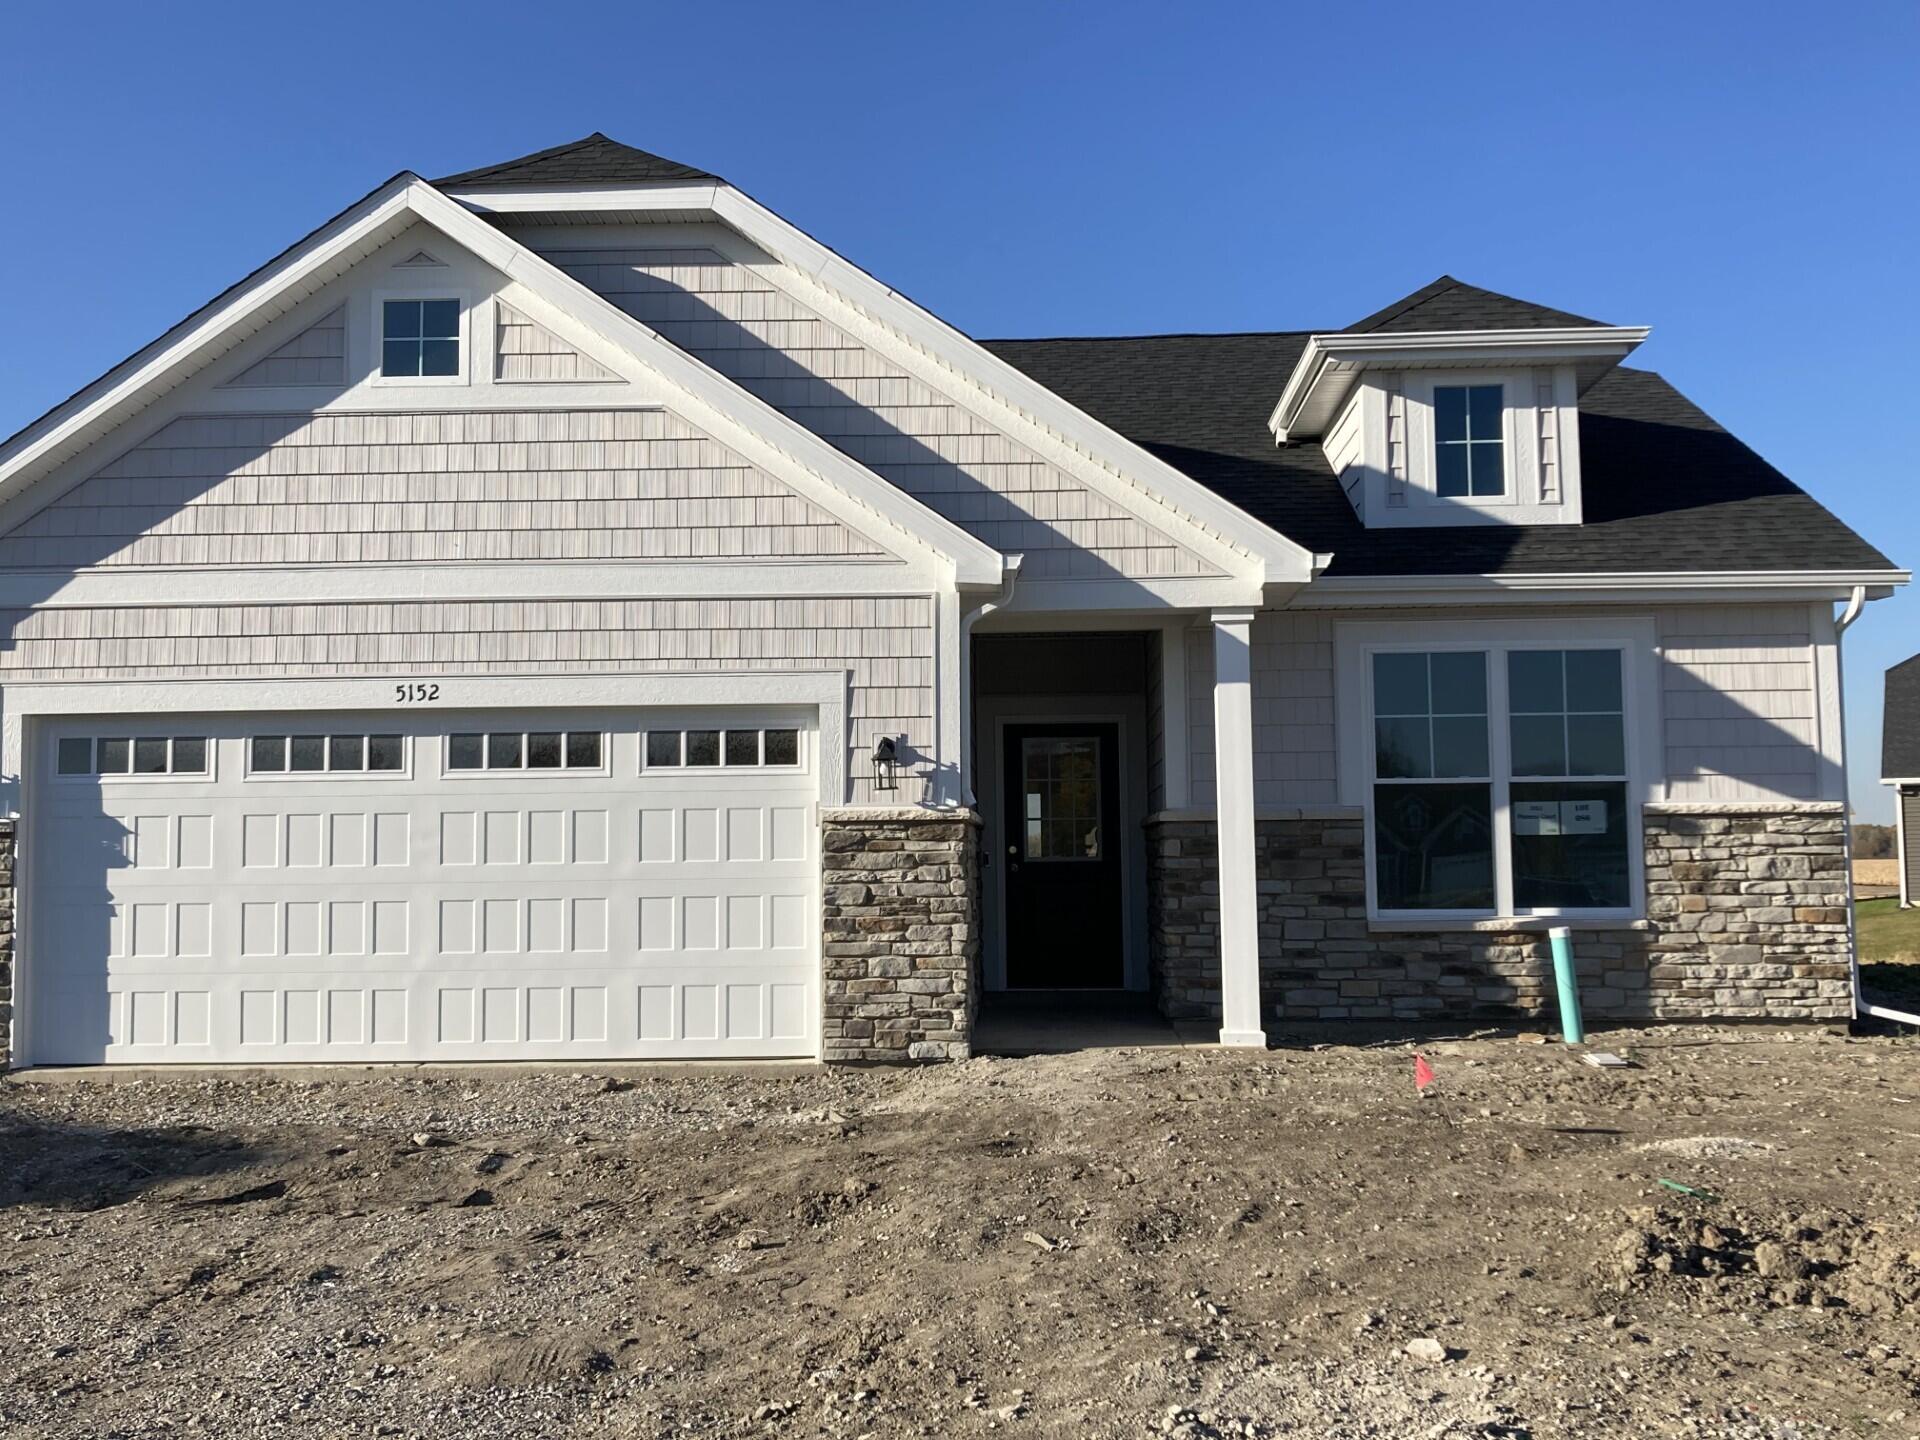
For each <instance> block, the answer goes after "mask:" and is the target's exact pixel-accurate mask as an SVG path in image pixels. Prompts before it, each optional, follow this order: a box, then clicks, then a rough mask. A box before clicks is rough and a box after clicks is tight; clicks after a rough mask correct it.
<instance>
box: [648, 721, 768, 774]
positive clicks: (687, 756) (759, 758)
mask: <svg viewBox="0 0 1920 1440" xmlns="http://www.w3.org/2000/svg"><path fill="white" fill-rule="evenodd" d="M643 754H644V756H645V765H646V768H647V769H649V770H672V769H680V768H688V767H700V766H709V765H719V766H731V767H735V768H740V767H744V766H749V765H752V766H760V767H767V766H780V767H788V768H790V767H793V766H797V765H798V764H799V763H800V732H799V731H798V730H787V729H778V730H775V729H766V730H763V729H758V728H748V729H738V730H735V729H727V730H649V731H648V732H647V736H646V745H645V749H644V751H643Z"/></svg>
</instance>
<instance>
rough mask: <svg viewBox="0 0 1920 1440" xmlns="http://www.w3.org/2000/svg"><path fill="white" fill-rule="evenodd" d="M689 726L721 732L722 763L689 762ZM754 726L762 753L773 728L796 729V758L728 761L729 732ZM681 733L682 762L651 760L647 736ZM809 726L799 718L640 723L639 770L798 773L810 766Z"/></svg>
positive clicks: (752, 728) (748, 773) (674, 772)
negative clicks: (785, 761) (777, 762)
mask: <svg viewBox="0 0 1920 1440" xmlns="http://www.w3.org/2000/svg"><path fill="white" fill-rule="evenodd" d="M689 730H714V731H717V732H719V735H720V763H719V764H717V765H689V764H687V763H686V754H687V742H686V733H687V732H688V731H689ZM741 730H751V731H753V732H754V733H755V734H756V735H757V736H758V737H759V740H758V745H759V750H760V754H761V755H762V756H764V755H765V754H766V753H767V740H766V732H767V731H769V730H792V731H794V732H796V734H795V738H794V757H795V758H794V762H793V763H792V764H791V765H769V764H767V763H766V761H765V760H758V761H755V762H754V763H753V764H751V765H729V764H727V735H728V734H729V732H736V731H741ZM656 733H657V734H663V735H664V734H677V735H679V736H680V737H681V739H680V757H681V758H680V763H679V764H678V765H654V764H650V763H649V762H648V760H647V738H648V736H650V735H654V734H656ZM808 733H809V731H808V729H807V727H806V726H805V725H803V724H801V723H799V722H798V721H787V720H756V721H747V720H742V721H740V722H739V723H737V724H732V725H729V724H727V723H726V722H725V721H720V722H718V723H714V724H706V723H702V722H700V721H686V722H684V723H682V722H671V723H669V722H662V723H659V724H650V725H642V726H641V727H640V748H639V773H640V774H642V775H647V774H655V775H663V776H664V775H798V774H802V773H804V772H805V770H806V768H807V736H808Z"/></svg>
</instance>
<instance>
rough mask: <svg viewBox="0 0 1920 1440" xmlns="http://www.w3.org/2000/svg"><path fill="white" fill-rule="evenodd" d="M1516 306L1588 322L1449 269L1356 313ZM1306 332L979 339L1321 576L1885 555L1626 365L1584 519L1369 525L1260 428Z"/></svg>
mask: <svg viewBox="0 0 1920 1440" xmlns="http://www.w3.org/2000/svg"><path fill="white" fill-rule="evenodd" d="M1422 297H1424V298H1422ZM1434 307H1445V314H1446V318H1445V319H1444V321H1441V320H1440V319H1439V315H1438V312H1437V311H1436V309H1435V308H1434ZM1516 307H1519V309H1524V310H1526V311H1527V312H1529V313H1530V314H1531V315H1532V316H1533V317H1534V323H1536V324H1553V325H1559V324H1563V323H1567V324H1588V323H1591V322H1588V321H1582V320H1580V319H1579V318H1578V317H1575V316H1569V315H1567V314H1566V313H1565V312H1563V311H1556V310H1548V309H1545V308H1543V307H1534V306H1528V305H1527V304H1526V302H1525V301H1520V300H1514V299H1512V298H1510V297H1508V296H1502V295H1495V294H1493V292H1491V291H1484V290H1476V289H1475V288H1474V287H1472V286H1463V285H1461V284H1460V283H1459V282H1458V281H1453V280H1442V281H1437V282H1435V285H1432V286H1428V287H1427V288H1426V290H1424V291H1421V292H1418V293H1417V294H1416V295H1415V296H1409V297H1408V299H1407V300H1406V301H1402V302H1401V303H1400V304H1399V305H1397V306H1392V307H1389V309H1388V310H1386V311H1382V312H1381V313H1380V315H1378V316H1372V317H1369V319H1368V320H1366V321H1362V322H1361V324H1363V325H1365V324H1369V323H1376V322H1377V323H1380V324H1385V325H1396V324H1399V323H1401V322H1403V321H1407V320H1409V319H1417V320H1418V328H1445V329H1453V328H1461V329H1487V328H1504V327H1510V326H1513V325H1515V324H1517V323H1523V321H1524V318H1525V317H1523V316H1521V315H1520V314H1519V310H1518V309H1516ZM1382 317H1385V318H1384V319H1383V318H1382ZM1542 317H1544V318H1542ZM1308 333H1309V332H1307V331H1278V332H1270V333H1256V334H1238V335H1151V336H1135V337H1127V338H1116V339H1062V340H988V341H984V342H982V343H984V344H985V345H986V347H987V348H988V349H989V350H991V351H992V352H993V353H994V354H996V355H998V356H1000V358H1001V359H1003V360H1005V361H1007V362H1008V363H1009V364H1012V365H1014V366H1015V367H1017V368H1018V369H1020V370H1023V371H1025V372H1026V373H1027V374H1028V375H1029V376H1031V377H1032V378H1033V379H1035V380H1037V381H1039V382H1040V383H1041V384H1042V385H1044V386H1046V387H1047V388H1048V389H1049V390H1052V391H1053V392H1054V393H1055V394H1057V395H1059V396H1060V397H1061V398H1063V399H1065V400H1067V401H1069V402H1071V403H1072V404H1074V405H1077V406H1079V407H1080V408H1081V409H1082V410H1085V411H1086V412H1087V413H1088V414H1090V415H1092V416H1093V417H1094V418H1096V419H1098V420H1100V421H1102V422H1104V423H1105V424H1107V425H1110V426H1112V427H1113V428H1114V429H1115V430H1118V431H1119V432H1120V433H1121V434H1122V435H1124V436H1126V437H1127V438H1128V439H1130V440H1132V441H1134V442H1135V443H1136V444H1138V445H1141V446H1142V447H1144V448H1145V449H1146V450H1148V451H1150V452H1151V453H1152V454H1154V455H1156V456H1158V457H1159V458H1160V459H1162V460H1164V461H1166V462H1167V463H1168V464H1169V465H1171V466H1173V467H1174V468H1175V469H1176V470H1179V471H1181V472H1182V473H1184V474H1186V475H1189V476H1191V477H1192V478H1193V479H1195V480H1197V481H1199V482H1200V483H1201V484H1202V485H1205V486H1206V487H1207V488H1208V489H1209V490H1212V491H1213V492H1214V493H1215V494H1217V495H1219V496H1220V497H1221V498H1222V499H1225V500H1227V501H1230V502H1231V503H1233V504H1234V505H1237V506H1239V507H1240V508H1241V509H1242V510H1245V511H1247V512H1248V513H1249V514H1251V515H1253V516H1255V517H1256V518H1258V519H1260V520H1263V521H1265V522H1266V523H1267V524H1269V525H1271V526H1273V527H1274V528H1275V529H1277V530H1279V531H1280V532H1281V533H1282V534H1285V535H1287V536H1288V537H1290V538H1291V539H1293V540H1295V541H1296V542H1298V543H1299V544H1301V545H1304V546H1307V547H1308V548H1310V549H1312V550H1315V551H1318V552H1323V553H1324V552H1328V551H1331V552H1332V554H1333V557H1334V559H1333V565H1332V567H1331V568H1330V569H1329V571H1328V572H1327V573H1328V574H1330V575H1343V576H1352V575H1495V574H1503V575H1524V574H1548V573H1555V574H1558V573H1565V574H1595V575H1598V574H1605V573H1608V572H1635V571H1712V570H1838V569H1880V568H1887V569H1891V568H1892V566H1891V563H1890V562H1889V561H1888V560H1887V559H1886V557H1884V556H1883V555H1881V554H1880V552H1879V551H1878V550H1876V549H1874V547H1873V546H1871V545H1869V544H1868V543H1867V542H1866V541H1864V540H1862V539H1861V538H1860V537H1859V536H1858V535H1856V534H1854V533H1853V531H1851V530H1849V529H1848V528H1847V527H1846V526H1845V525H1843V524H1842V523H1841V522H1840V521H1839V520H1838V519H1836V518H1835V517H1834V516H1833V515H1832V514H1831V513H1830V512H1829V511H1828V510H1827V509H1826V508H1825V507H1823V506H1822V505H1820V504H1819V502H1817V501H1816V500H1814V499H1813V498H1812V497H1811V496H1809V495H1808V494H1807V493H1806V492H1805V491H1803V490H1801V489H1800V488H1799V487H1798V486H1797V485H1795V484H1794V483H1793V482H1792V481H1790V480H1788V479H1787V478H1786V476H1784V475H1782V474H1781V473H1780V472H1779V471H1778V470H1776V469H1774V468H1773V466H1771V465H1769V464H1768V463H1767V462H1766V461H1765V460H1763V459H1762V458H1761V457H1760V456H1759V455H1756V454H1755V453H1754V452H1753V451H1752V450H1750V449H1749V448H1748V447H1747V446H1745V445H1744V444H1742V443H1741V442H1740V441H1739V440H1738V439H1736V438H1735V437H1734V436H1732V435H1730V434H1728V433H1727V432H1726V431H1725V430H1723V429H1722V428H1721V427H1720V426H1719V425H1718V424H1716V423H1715V422H1714V421H1713V420H1712V418H1710V417H1709V416H1708V415H1706V414H1705V413H1703V412H1702V411H1701V410H1700V409H1699V408H1698V407H1697V406H1695V405H1693V404H1692V403H1691V402H1689V401H1688V400H1687V399H1686V397H1685V396H1683V395H1681V394H1680V392H1679V391H1677V390H1675V389H1674V388H1673V386H1671V385H1669V384H1668V383H1667V382H1666V381H1665V380H1664V379H1662V378H1661V377H1660V376H1659V375H1657V374H1654V373H1653V372H1652V371H1649V370H1633V369H1627V368H1624V367H1622V368H1619V369H1616V370H1614V371H1612V372H1610V373H1609V374H1607V375H1606V376H1604V377H1602V378H1601V379H1600V380H1598V381H1596V382H1595V383H1594V384H1593V385H1592V386H1591V387H1590V388H1589V389H1588V391H1587V393H1586V394H1585V395H1584V396H1583V397H1582V398H1581V402H1580V447H1581V476H1582V479H1581V485H1582V500H1583V512H1584V520H1585V523H1584V524H1580V525H1528V526H1520V525H1462V526H1448V527H1447V528H1445V529H1443V530H1431V529H1420V528H1401V529H1376V530H1369V529H1367V528H1366V527H1365V526H1363V525H1362V524H1361V523H1360V520H1359V517H1358V516H1356V515H1355V514H1354V513H1353V508H1352V507H1351V506H1350V505H1349V504H1348V503H1347V498H1346V496H1345V494H1344V493H1343V492H1342V491H1341V488H1340V484H1339V482H1338V481H1337V480H1336V479H1335V477H1334V474H1333V471H1332V469H1331V468H1330V467H1329V466H1328V464H1327V461H1326V457H1325V455H1324V454H1323V453H1322V451H1321V449H1320V446H1319V443H1318V442H1317V441H1302V442H1298V443H1294V444H1288V445H1277V444H1275V442H1274V438H1273V432H1272V431H1270V430H1269V429H1268V428H1267V417H1268V415H1269V414H1271V412H1272V409H1273V404H1274V401H1275V400H1276V399H1277V398H1278V396H1279V394H1280V391H1281V387H1282V386H1284V385H1285V383H1286V380H1287V376H1288V374H1289V373H1290V372H1291V371H1292V369H1293V366H1294V363H1295V362H1296V361H1297V360H1298V359H1299V358H1300V352H1301V350H1302V348H1303V346H1304V344H1305V341H1306V337H1307V334H1308ZM1323 333H1324V332H1323Z"/></svg>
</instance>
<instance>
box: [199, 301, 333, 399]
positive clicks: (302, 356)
mask: <svg viewBox="0 0 1920 1440" xmlns="http://www.w3.org/2000/svg"><path fill="white" fill-rule="evenodd" d="M346 383H347V307H346V306H345V305H336V306H335V307H334V308H333V309H332V310H330V311H329V312H327V313H326V314H325V315H322V316H321V317H320V318H319V319H318V320H316V321H314V322H313V324H311V325H309V326H307V328H306V329H304V330H302V331H301V332H300V333H299V334H298V335H295V336H294V337H293V338H292V339H291V340H289V341H287V343H286V344H284V345H282V346H281V347H280V348H279V349H277V350H275V351H274V352H273V353H272V354H270V355H266V356H263V357H262V358H260V359H258V360H256V361H254V362H253V364H251V365H249V366H248V367H247V368H246V369H244V370H242V371H241V372H240V373H239V374H238V375H236V376H234V377H233V378H232V379H231V380H229V381H227V387H228V388H230V389H246V388H250V387H253V386H260V385H331V386H341V385H345V384H346Z"/></svg>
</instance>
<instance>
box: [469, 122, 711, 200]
mask: <svg viewBox="0 0 1920 1440" xmlns="http://www.w3.org/2000/svg"><path fill="white" fill-rule="evenodd" d="M719 178H720V177H719V176H718V175H714V174H711V173H709V172H708V171H705V170H696V169H694V167H693V166H691V165H682V164H681V163H680V162H679V161H678V160H668V159H666V158H664V157H662V156H659V155H653V154H649V153H648V152H647V151H645V150H636V149H634V148H633V146H631V145H622V144H621V143H620V142H619V141H618V140H612V139H609V138H608V137H607V136H605V135H602V134H601V133H600V132H599V131H598V130H596V131H594V132H593V134H591V135H589V136H587V138H586V139H584V140H573V141H569V142H568V143H567V144H565V145H555V146H554V147H553V148H552V149H550V150H536V151H534V152H533V154H531V155H522V156H521V157H520V158H519V159H517V160H503V161H501V162H500V163H499V164H498V165H485V166H482V167H481V168H480V169H478V170H463V171H461V172H460V173H459V174H458V175H446V176H442V177H441V178H440V179H438V180H435V181H434V182H433V183H434V184H435V185H443V186H445V185H457V186H459V187H460V188H462V189H464V190H472V189H477V188H481V187H486V186H520V185H594V184H608V185H630V184H637V183H643V182H645V181H649V180H718V179H719Z"/></svg>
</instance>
